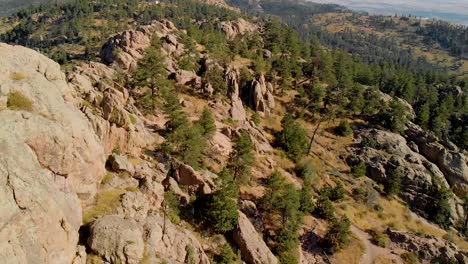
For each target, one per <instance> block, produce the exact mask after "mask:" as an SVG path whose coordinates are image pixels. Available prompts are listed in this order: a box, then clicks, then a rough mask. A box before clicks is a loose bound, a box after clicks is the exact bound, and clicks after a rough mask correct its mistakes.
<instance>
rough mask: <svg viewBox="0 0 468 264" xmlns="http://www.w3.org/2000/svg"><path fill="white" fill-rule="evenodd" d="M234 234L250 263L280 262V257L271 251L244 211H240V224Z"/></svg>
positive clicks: (245, 258) (266, 263)
mask: <svg viewBox="0 0 468 264" xmlns="http://www.w3.org/2000/svg"><path fill="white" fill-rule="evenodd" d="M233 235H234V241H235V242H236V244H237V246H238V247H239V250H240V252H241V255H242V259H243V260H244V261H245V262H247V263H249V264H276V263H278V259H277V258H276V257H275V255H273V253H271V250H270V249H269V248H268V246H267V245H266V243H265V241H263V239H262V238H261V237H260V235H259V234H258V233H257V230H255V227H254V226H253V225H252V223H251V222H250V220H249V218H247V216H246V215H245V214H244V213H242V212H239V226H238V228H237V229H236V230H234V234H233Z"/></svg>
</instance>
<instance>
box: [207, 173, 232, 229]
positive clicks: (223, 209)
mask: <svg viewBox="0 0 468 264" xmlns="http://www.w3.org/2000/svg"><path fill="white" fill-rule="evenodd" d="M219 178H220V182H219V185H220V189H219V190H218V191H216V192H214V193H213V194H211V195H210V197H209V198H208V200H207V202H206V205H205V206H204V218H205V220H206V221H207V222H208V223H209V224H210V226H211V227H212V228H213V229H214V230H215V231H216V232H220V233H225V232H229V231H231V230H233V229H234V228H236V227H237V225H238V222H239V208H238V206H237V198H238V189H237V185H236V183H235V181H234V178H233V175H232V173H231V171H229V170H223V171H222V172H221V173H220V175H219Z"/></svg>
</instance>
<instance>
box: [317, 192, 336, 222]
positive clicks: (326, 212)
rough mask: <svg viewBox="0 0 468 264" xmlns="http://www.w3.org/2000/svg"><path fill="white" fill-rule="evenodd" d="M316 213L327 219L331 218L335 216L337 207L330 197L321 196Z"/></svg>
mask: <svg viewBox="0 0 468 264" xmlns="http://www.w3.org/2000/svg"><path fill="white" fill-rule="evenodd" d="M314 214H315V215H317V216H318V217H321V218H323V219H327V220H331V219H333V218H334V217H335V208H334V207H333V204H332V202H331V201H330V199H329V198H328V197H322V196H321V197H319V199H318V201H317V206H316V207H315V210H314Z"/></svg>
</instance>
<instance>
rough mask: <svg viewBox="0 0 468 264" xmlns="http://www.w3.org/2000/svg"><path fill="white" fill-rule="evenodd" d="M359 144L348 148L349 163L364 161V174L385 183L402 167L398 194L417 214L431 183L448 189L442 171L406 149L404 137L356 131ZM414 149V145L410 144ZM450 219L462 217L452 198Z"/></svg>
mask: <svg viewBox="0 0 468 264" xmlns="http://www.w3.org/2000/svg"><path fill="white" fill-rule="evenodd" d="M357 140H358V141H360V142H361V143H360V144H361V146H359V147H355V148H350V149H349V150H350V152H351V153H352V154H351V157H350V158H349V162H350V163H351V164H356V163H358V162H364V163H366V165H367V172H368V176H369V177H370V178H372V179H373V180H375V181H377V182H379V183H384V184H385V183H386V182H387V179H388V177H390V175H391V174H392V173H393V171H395V170H396V169H397V168H398V169H400V170H402V172H403V178H402V184H401V189H402V192H401V196H402V197H403V199H405V200H406V201H407V202H408V203H409V204H411V206H412V207H413V208H414V209H417V210H420V211H421V213H423V211H424V210H425V208H426V207H427V205H428V203H430V202H431V201H432V200H431V196H432V194H430V193H428V190H430V189H431V187H432V186H438V187H442V186H443V187H446V188H449V187H450V186H449V183H448V182H447V180H446V177H445V176H444V173H443V172H442V171H441V170H440V169H439V167H438V166H436V165H435V164H433V163H431V162H430V161H429V160H427V159H426V158H425V157H424V156H423V155H421V154H419V153H417V152H415V151H414V150H413V149H412V148H410V147H409V146H408V145H411V144H408V143H407V141H406V139H405V138H404V137H402V136H401V135H399V134H394V133H391V132H388V131H382V130H375V129H364V130H360V131H359V132H358V133H357ZM413 148H414V147H413ZM451 205H452V219H453V220H454V221H456V220H457V219H459V218H460V217H462V216H463V209H462V208H461V206H459V202H458V200H457V199H456V197H453V198H452V201H451Z"/></svg>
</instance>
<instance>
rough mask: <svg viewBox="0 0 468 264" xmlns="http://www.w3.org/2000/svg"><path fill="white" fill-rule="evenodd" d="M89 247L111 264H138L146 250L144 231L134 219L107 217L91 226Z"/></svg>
mask: <svg viewBox="0 0 468 264" xmlns="http://www.w3.org/2000/svg"><path fill="white" fill-rule="evenodd" d="M88 246H89V247H90V249H91V250H92V251H93V252H94V253H96V254H97V255H99V256H101V257H102V258H104V259H105V260H106V261H109V262H111V263H127V264H138V263H140V260H141V259H142V258H143V253H144V249H145V245H144V241H143V234H142V229H141V227H140V226H139V225H137V224H136V223H135V222H134V221H133V220H132V219H125V218H123V217H122V216H119V215H106V216H103V217H102V218H99V219H97V220H96V221H95V222H94V223H93V224H92V225H91V226H90V236H89V238H88Z"/></svg>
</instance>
